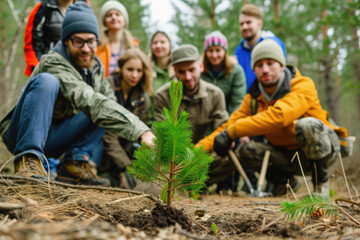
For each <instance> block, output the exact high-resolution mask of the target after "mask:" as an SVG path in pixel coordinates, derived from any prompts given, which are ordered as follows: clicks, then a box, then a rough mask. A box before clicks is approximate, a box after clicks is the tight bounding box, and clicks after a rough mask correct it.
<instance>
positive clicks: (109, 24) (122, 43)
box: [96, 0, 134, 77]
mask: <svg viewBox="0 0 360 240" xmlns="http://www.w3.org/2000/svg"><path fill="white" fill-rule="evenodd" d="M100 17H101V20H102V22H103V24H104V26H105V28H106V30H105V31H104V33H103V35H102V36H101V38H100V46H99V47H98V49H97V51H96V55H97V56H98V57H99V59H100V61H101V62H102V63H103V65H104V67H105V77H107V76H108V75H110V74H111V73H112V72H114V71H117V70H118V67H117V60H118V59H119V58H120V56H121V54H122V53H123V51H124V50H126V49H129V48H132V47H134V44H133V38H132V35H131V33H130V32H129V31H128V30H127V29H126V28H127V26H128V25H129V15H128V12H127V10H126V8H125V7H124V5H122V4H121V3H120V2H118V1H116V0H110V1H107V2H106V3H105V4H104V5H103V6H102V7H101V10H100Z"/></svg>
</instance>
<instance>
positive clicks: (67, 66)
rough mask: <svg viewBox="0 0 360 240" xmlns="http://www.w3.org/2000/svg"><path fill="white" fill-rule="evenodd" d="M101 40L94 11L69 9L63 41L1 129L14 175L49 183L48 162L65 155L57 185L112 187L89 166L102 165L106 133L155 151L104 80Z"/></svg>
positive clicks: (41, 65)
mask: <svg viewBox="0 0 360 240" xmlns="http://www.w3.org/2000/svg"><path fill="white" fill-rule="evenodd" d="M98 38H99V30H98V23H97V20H96V17H95V15H94V13H93V11H92V10H91V8H90V7H89V6H88V5H87V4H86V3H84V2H76V3H75V4H74V5H71V6H69V8H68V10H67V11H66V15H65V18H64V21H63V25H62V31H61V40H60V41H59V42H58V43H57V44H56V45H55V47H54V48H53V49H52V50H51V51H50V52H49V53H48V54H46V55H43V56H42V58H41V60H40V62H39V64H38V65H37V67H36V68H35V69H34V71H33V73H32V76H31V78H30V80H29V82H28V84H27V86H26V88H25V90H24V92H23V93H22V95H21V97H20V99H19V101H18V103H17V105H16V107H15V108H14V109H13V110H12V111H11V112H10V113H9V114H8V115H7V116H6V117H5V118H4V119H3V120H2V122H1V124H0V133H1V136H2V137H3V140H4V143H5V144H6V146H7V148H8V149H9V150H10V151H11V152H12V153H13V154H14V155H16V158H15V160H14V165H15V175H19V176H25V177H37V178H45V177H46V175H47V174H46V172H45V171H44V167H43V164H47V161H46V158H47V159H49V160H50V159H51V158H59V157H60V156H61V155H64V157H63V159H64V162H63V164H62V165H61V166H60V168H59V169H58V177H57V180H59V181H65V182H69V183H73V184H89V185H109V181H108V180H106V179H101V178H99V177H97V176H96V175H95V174H94V173H93V172H92V171H91V168H90V166H89V161H90V160H93V161H94V162H98V163H99V162H100V160H101V152H102V136H103V133H104V129H106V130H108V131H110V132H113V133H114V134H116V135H117V136H119V137H122V138H126V139H128V140H130V141H134V142H137V141H140V142H142V141H144V142H145V143H146V144H148V145H152V142H153V138H154V135H153V134H152V133H151V131H150V129H149V128H148V127H147V126H146V125H145V124H144V123H143V122H141V121H140V120H139V118H138V117H136V116H135V115H133V114H132V113H130V112H128V111H127V110H126V109H124V108H123V107H122V106H121V105H119V104H118V103H117V102H116V99H115V96H114V93H113V90H112V89H111V88H110V86H109V83H108V82H107V81H106V80H105V79H104V69H103V67H102V66H101V64H100V62H99V60H98V59H97V57H95V51H96V47H97V46H98V43H99V41H98ZM50 165H51V161H50ZM55 169H56V168H55Z"/></svg>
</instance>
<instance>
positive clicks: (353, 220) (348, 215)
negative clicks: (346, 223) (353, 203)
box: [338, 206, 360, 227]
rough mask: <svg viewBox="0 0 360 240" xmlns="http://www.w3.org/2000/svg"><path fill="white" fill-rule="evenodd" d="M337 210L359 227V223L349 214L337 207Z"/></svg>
mask: <svg viewBox="0 0 360 240" xmlns="http://www.w3.org/2000/svg"><path fill="white" fill-rule="evenodd" d="M338 208H339V210H340V211H341V212H342V213H343V214H345V216H347V217H348V218H349V219H350V220H351V221H352V222H353V223H355V224H356V225H357V226H358V227H360V222H358V221H357V220H356V219H355V218H353V217H352V216H350V214H348V213H347V212H346V211H345V210H344V209H343V208H342V207H339V206H338Z"/></svg>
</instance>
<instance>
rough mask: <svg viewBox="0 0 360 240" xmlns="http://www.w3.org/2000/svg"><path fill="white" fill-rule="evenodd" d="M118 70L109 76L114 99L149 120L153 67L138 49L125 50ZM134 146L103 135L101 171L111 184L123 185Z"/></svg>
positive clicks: (114, 136)
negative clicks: (103, 152) (109, 179)
mask: <svg viewBox="0 0 360 240" xmlns="http://www.w3.org/2000/svg"><path fill="white" fill-rule="evenodd" d="M118 66H119V71H118V72H114V73H113V74H112V75H111V76H110V77H109V78H108V80H109V82H110V85H111V86H112V88H113V89H114V92H115V95H116V98H117V102H118V103H119V104H121V105H122V106H123V107H124V108H126V109H127V110H129V111H130V112H132V113H133V114H135V115H136V116H138V117H139V119H140V120H141V121H143V122H145V123H146V122H147V121H148V120H149V111H150V99H149V95H152V93H153V88H152V69H151V66H150V63H149V60H148V58H147V56H146V55H145V54H144V53H143V52H141V51H140V50H139V49H135V48H133V49H128V50H125V51H124V53H123V54H122V55H121V57H120V58H119V61H118ZM134 149H135V145H134V144H133V142H130V141H128V140H126V139H124V138H119V137H117V136H116V135H114V134H112V133H110V132H107V133H105V135H104V150H105V154H104V158H103V162H102V167H101V171H102V172H104V173H107V174H108V175H109V176H110V178H111V180H112V184H113V186H117V187H127V188H132V187H133V186H129V185H127V186H125V180H124V179H125V177H124V176H125V168H126V166H128V165H130V164H131V161H130V159H132V154H133V151H134Z"/></svg>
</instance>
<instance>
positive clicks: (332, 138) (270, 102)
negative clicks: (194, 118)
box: [198, 39, 347, 195]
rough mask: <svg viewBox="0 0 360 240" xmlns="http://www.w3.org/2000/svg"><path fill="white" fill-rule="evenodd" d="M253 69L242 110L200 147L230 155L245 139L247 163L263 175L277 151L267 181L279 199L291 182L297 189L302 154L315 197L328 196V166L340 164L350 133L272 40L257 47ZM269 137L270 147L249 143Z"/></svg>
mask: <svg viewBox="0 0 360 240" xmlns="http://www.w3.org/2000/svg"><path fill="white" fill-rule="evenodd" d="M251 63H252V64H251V65H252V68H253V70H254V72H255V74H256V77H257V80H256V82H255V83H254V84H253V85H252V87H251V88H250V90H249V93H248V94H247V95H246V97H245V99H244V101H243V103H242V105H241V106H240V108H239V109H238V110H236V111H235V112H234V113H233V114H232V115H231V116H230V118H229V120H228V121H227V122H226V123H224V124H223V125H222V126H220V127H219V128H218V129H216V130H215V131H214V132H213V133H212V134H210V135H209V136H208V137H206V138H204V139H202V140H201V141H200V142H199V144H198V145H202V146H204V148H205V149H206V150H208V151H213V150H215V152H217V153H218V154H220V155H221V154H224V153H226V152H227V151H228V149H230V148H231V144H232V142H233V140H234V139H236V138H242V142H247V143H244V144H242V145H241V146H240V148H239V155H240V157H241V161H242V162H243V163H244V165H245V166H248V167H250V168H252V169H254V170H256V171H258V170H260V167H261V163H262V159H263V156H264V154H265V151H266V150H270V151H271V155H270V162H269V167H268V171H267V179H268V180H270V181H271V182H273V183H274V184H275V187H274V189H273V191H272V193H273V195H283V194H285V193H286V183H287V181H288V179H289V180H290V185H291V186H292V187H293V188H294V190H297V189H298V188H299V186H300V184H299V183H298V182H297V181H296V179H295V178H294V175H295V174H298V173H300V171H299V166H298V164H297V161H294V162H293V163H291V162H290V161H291V159H292V157H293V155H294V154H295V152H296V151H298V152H299V155H300V159H301V161H302V163H303V164H304V165H305V166H307V169H311V172H312V182H313V184H314V191H315V192H322V193H325V194H328V193H329V192H328V191H329V188H328V178H329V176H328V167H329V166H330V165H331V164H332V163H334V162H335V161H336V160H337V159H338V157H339V156H338V154H339V152H340V138H346V137H347V131H346V129H344V128H342V127H338V126H334V125H332V124H330V123H329V121H328V113H327V112H326V111H325V110H323V109H322V107H321V105H320V100H319V98H318V95H317V91H316V88H315V84H314V82H313V81H312V80H311V79H310V78H308V77H305V76H302V75H301V74H300V72H299V71H298V69H296V68H295V67H292V66H286V65H285V58H284V56H283V54H282V49H281V48H280V47H279V45H278V44H277V43H276V42H275V41H273V40H271V39H267V40H264V41H262V42H260V43H259V44H257V45H256V46H255V48H254V49H253V51H252V53H251ZM257 135H264V136H265V138H266V141H267V143H261V142H255V143H252V142H249V141H248V137H249V136H257Z"/></svg>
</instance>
